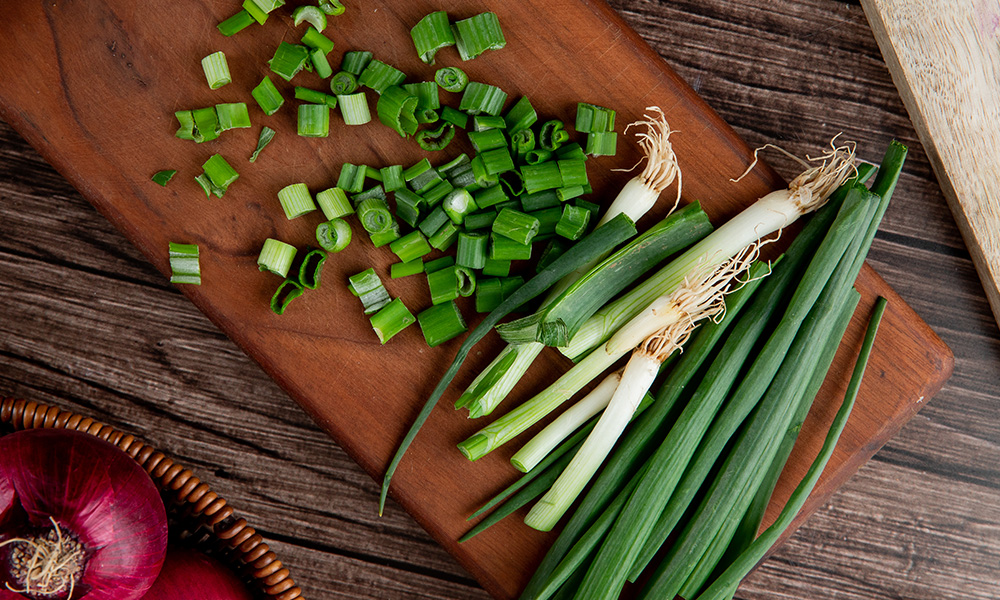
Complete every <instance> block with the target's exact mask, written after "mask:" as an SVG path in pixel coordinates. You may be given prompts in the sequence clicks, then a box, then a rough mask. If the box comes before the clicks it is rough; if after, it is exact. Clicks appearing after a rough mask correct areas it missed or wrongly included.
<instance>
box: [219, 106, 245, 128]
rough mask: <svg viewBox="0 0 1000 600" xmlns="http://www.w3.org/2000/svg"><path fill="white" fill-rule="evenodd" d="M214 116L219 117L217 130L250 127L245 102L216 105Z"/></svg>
mask: <svg viewBox="0 0 1000 600" xmlns="http://www.w3.org/2000/svg"><path fill="white" fill-rule="evenodd" d="M215 114H216V115H218V117H219V130H220V131H229V130H230V129H246V128H247V127H250V113H249V112H248V111H247V105H246V102H232V103H227V104H216V105H215Z"/></svg>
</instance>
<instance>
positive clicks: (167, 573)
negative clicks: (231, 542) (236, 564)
mask: <svg viewBox="0 0 1000 600" xmlns="http://www.w3.org/2000/svg"><path fill="white" fill-rule="evenodd" d="M251 598H253V596H252V595H251V594H250V591H249V590H248V589H247V587H246V586H245V585H243V582H242V581H240V579H239V577H237V576H236V574H235V573H233V572H232V571H231V570H230V569H229V568H227V567H226V566H225V565H223V564H222V563H220V562H219V561H217V560H215V559H214V558H210V557H208V556H205V555H204V554H202V553H201V552H198V551H197V550H190V549H188V548H175V547H171V548H169V549H168V550H167V559H166V560H165V561H164V562H163V570H162V571H160V576H159V577H157V578H156V582H155V583H153V587H151V588H149V591H148V592H146V595H145V596H143V599H142V600H251Z"/></svg>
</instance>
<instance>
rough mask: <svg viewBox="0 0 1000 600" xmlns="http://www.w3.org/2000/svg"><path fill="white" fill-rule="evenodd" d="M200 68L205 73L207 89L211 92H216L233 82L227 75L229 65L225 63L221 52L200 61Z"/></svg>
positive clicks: (230, 76) (223, 54)
mask: <svg viewBox="0 0 1000 600" xmlns="http://www.w3.org/2000/svg"><path fill="white" fill-rule="evenodd" d="M201 68H202V70H204V71H205V79H207V80H208V87H209V88H211V89H213V90H217V89H219V88H220V87H222V86H224V85H226V84H227V83H230V82H232V80H233V76H232V75H230V74H229V63H227V62H226V55H225V53H224V52H222V51H221V50H220V51H219V52H213V53H212V54H209V55H208V56H206V57H205V58H203V59H201Z"/></svg>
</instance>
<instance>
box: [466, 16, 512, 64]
mask: <svg viewBox="0 0 1000 600" xmlns="http://www.w3.org/2000/svg"><path fill="white" fill-rule="evenodd" d="M453 27H454V31H455V46H456V47H457V49H458V56H459V57H460V58H461V59H462V60H472V59H473V58H476V57H477V56H479V55H480V54H482V53H483V52H485V51H487V50H499V49H500V48H503V47H504V46H506V45H507V40H506V39H504V36H503V31H502V30H501V29H500V19H498V18H497V16H496V14H495V13H491V12H484V13H480V14H478V15H475V16H473V17H469V18H468V19H463V20H461V21H456V22H455V24H454V25H453Z"/></svg>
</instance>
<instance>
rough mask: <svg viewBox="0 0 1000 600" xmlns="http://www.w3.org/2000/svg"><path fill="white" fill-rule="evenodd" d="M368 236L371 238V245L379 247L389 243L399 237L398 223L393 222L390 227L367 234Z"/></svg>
mask: <svg viewBox="0 0 1000 600" xmlns="http://www.w3.org/2000/svg"><path fill="white" fill-rule="evenodd" d="M368 237H369V238H370V239H371V241H372V245H373V246H375V247H376V248H381V247H382V246H385V245H387V244H391V243H393V242H395V241H396V240H398V239H399V225H397V224H396V223H395V222H393V224H392V227H390V228H389V229H386V230H385V231H380V232H378V233H372V234H369V235H368Z"/></svg>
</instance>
